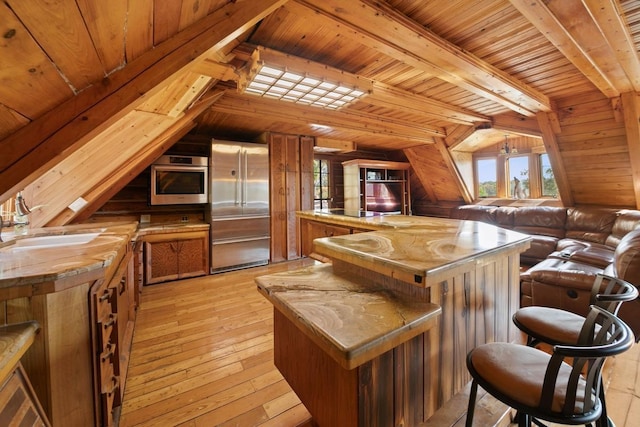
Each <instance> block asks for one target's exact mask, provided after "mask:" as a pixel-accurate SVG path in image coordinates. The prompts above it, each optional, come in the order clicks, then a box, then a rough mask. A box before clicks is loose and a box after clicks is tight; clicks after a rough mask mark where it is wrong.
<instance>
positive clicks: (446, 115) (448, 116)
mask: <svg viewBox="0 0 640 427" xmlns="http://www.w3.org/2000/svg"><path fill="white" fill-rule="evenodd" d="M361 102H365V103H369V104H373V105H378V106H380V107H385V108H393V109H394V110H399V111H403V112H406V113H407V114H411V115H416V114H418V115H421V116H426V117H427V118H429V119H432V120H433V119H435V120H442V121H447V122H451V123H458V124H462V125H475V124H476V123H482V122H490V121H491V118H490V117H488V116H485V115H482V114H478V113H474V112H473V111H470V110H466V109H464V108H460V107H456V106H454V105H450V104H447V103H444V102H441V101H436V100H435V99H431V98H427V97H426V96H420V95H416V94H414V93H411V92H408V91H406V90H402V89H398V88H396V87H393V86H390V85H386V84H384V83H380V82H374V83H373V92H372V93H371V95H369V96H368V97H366V98H363V99H362V101H361Z"/></svg>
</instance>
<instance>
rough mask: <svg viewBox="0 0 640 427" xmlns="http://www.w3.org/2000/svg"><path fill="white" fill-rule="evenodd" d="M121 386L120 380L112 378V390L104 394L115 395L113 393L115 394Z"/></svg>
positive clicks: (115, 377)
mask: <svg viewBox="0 0 640 427" xmlns="http://www.w3.org/2000/svg"><path fill="white" fill-rule="evenodd" d="M119 386H120V378H119V377H117V376H115V375H114V376H112V377H111V389H109V390H107V391H103V393H104V394H113V392H115V391H116V389H117V388H118V387H119ZM103 390H104V389H103Z"/></svg>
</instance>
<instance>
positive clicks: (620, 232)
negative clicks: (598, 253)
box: [605, 209, 640, 248]
mask: <svg viewBox="0 0 640 427" xmlns="http://www.w3.org/2000/svg"><path fill="white" fill-rule="evenodd" d="M638 226H640V211H636V210H629V209H623V210H621V211H619V212H618V214H617V216H616V221H615V222H614V223H613V227H612V229H611V234H610V235H609V237H607V240H606V242H605V244H606V245H607V246H611V247H613V248H615V247H616V246H618V244H619V243H620V240H621V239H622V238H623V237H624V236H625V235H626V234H627V233H628V232H630V231H633V230H635V229H636V228H638Z"/></svg>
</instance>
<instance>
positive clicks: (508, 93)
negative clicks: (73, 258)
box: [0, 0, 640, 225]
mask: <svg viewBox="0 0 640 427" xmlns="http://www.w3.org/2000/svg"><path fill="white" fill-rule="evenodd" d="M0 23H1V26H2V28H1V29H0V30H1V31H2V37H3V38H2V41H1V42H0V49H2V50H1V54H0V79H1V80H2V83H3V84H2V85H0V150H1V152H2V156H0V173H1V175H0V177H1V179H0V201H2V200H6V199H7V198H8V197H11V196H12V195H13V194H15V192H16V191H18V190H21V189H23V188H28V189H29V190H30V192H31V197H32V203H33V204H36V203H37V204H41V205H44V206H45V208H43V210H42V213H41V214H40V217H39V219H38V220H37V222H38V223H39V224H40V225H45V224H64V223H67V222H69V221H71V220H72V219H73V218H74V217H75V216H76V214H77V212H74V211H71V210H70V209H68V208H67V207H68V206H69V205H70V204H71V203H72V202H73V201H75V200H76V199H78V198H79V197H83V198H84V199H85V200H86V201H87V204H88V206H89V207H93V208H94V209H95V208H97V207H99V204H100V203H101V202H104V201H105V200H106V199H108V197H110V195H112V194H113V192H114V190H117V188H119V187H121V186H122V185H124V183H126V182H127V180H128V179H131V177H133V176H135V175H136V174H137V173H139V172H140V171H141V170H143V169H144V168H145V167H146V166H148V164H149V163H150V162H152V161H153V160H154V159H155V158H156V157H157V156H159V155H160V154H161V153H162V152H163V151H164V150H165V149H166V148H167V147H168V146H170V145H171V144H172V143H173V142H175V141H176V140H178V139H180V138H181V137H182V136H183V135H184V134H185V133H187V132H191V133H196V134H203V135H241V136H243V137H245V138H252V137H255V136H257V135H259V134H262V133H263V132H265V131H274V132H286V133H297V134H305V135H314V136H321V137H325V138H333V139H339V140H349V141H354V142H355V143H356V144H357V146H358V147H359V148H361V149H366V150H380V151H388V150H408V149H416V150H419V149H421V148H422V147H424V146H425V145H433V144H435V145H434V146H435V147H437V148H438V149H437V150H430V151H429V152H430V153H432V154H433V153H436V155H443V156H444V157H445V159H444V163H445V164H449V165H450V167H449V169H451V167H453V168H455V166H451V165H453V163H452V160H451V159H446V156H447V150H450V149H452V148H455V149H456V150H459V151H463V152H464V151H474V150H478V149H482V148H483V147H486V145H491V144H495V141H496V139H495V138H503V136H504V134H505V132H508V133H514V134H519V135H531V136H538V137H540V136H544V138H545V147H546V148H547V152H549V154H550V155H551V156H552V157H553V159H552V165H553V167H554V171H555V172H556V177H557V179H558V180H559V185H561V186H562V191H561V193H562V194H561V195H562V199H563V202H565V204H573V203H574V202H580V199H579V197H576V194H577V191H576V189H575V188H574V187H573V184H572V176H571V173H570V172H571V171H566V170H565V168H566V167H567V166H566V157H563V156H564V154H563V146H562V144H563V138H562V135H561V133H562V132H561V131H562V126H564V123H563V122H561V119H563V118H566V117H568V116H567V115H568V114H569V109H570V108H572V107H570V105H572V104H571V102H567V100H575V99H580V98H581V97H582V98H584V96H585V94H588V96H590V97H593V96H599V97H601V98H602V99H603V100H605V101H606V100H608V102H609V105H610V106H611V109H610V115H611V117H615V120H618V123H619V126H621V128H622V129H623V130H624V133H625V136H626V139H627V142H628V143H629V148H628V152H629V154H628V156H627V158H626V160H625V162H628V170H629V174H628V182H629V185H628V188H627V190H625V191H627V192H630V193H629V194H630V195H625V196H624V197H623V196H621V199H620V203H619V204H630V203H629V200H635V201H636V202H635V203H633V202H632V203H631V204H633V205H636V204H638V200H640V188H639V186H640V164H638V163H636V161H635V160H634V159H635V157H636V151H635V150H637V149H635V148H634V147H633V144H635V143H638V144H640V136H639V135H638V134H640V132H639V131H638V122H637V120H635V118H634V117H636V116H637V114H638V113H637V110H638V108H639V107H637V96H638V93H639V92H640V61H639V59H638V52H639V51H640V2H638V1H636V0H546V1H544V2H543V1H531V0H483V1H476V0H431V1H428V2H427V1H423V0H387V1H374V0H349V1H344V0H289V1H286V0H236V1H228V0H227V1H225V0H173V1H166V0H137V1H129V0H110V1H108V2H104V1H99V0H5V1H4V2H3V3H2V4H1V5H0ZM257 47H261V48H265V49H266V51H269V52H272V53H273V54H274V55H275V56H276V57H277V56H278V55H280V57H282V58H283V60H284V61H285V62H286V63H284V64H282V65H285V66H289V67H290V68H291V69H294V67H303V68H304V69H301V70H299V71H302V72H304V71H307V72H311V71H309V70H313V72H314V73H316V74H317V73H325V74H326V76H327V77H333V78H336V76H337V77H338V78H339V77H340V73H344V76H349V78H356V79H361V80H362V81H367V82H369V83H370V84H371V85H372V91H371V93H370V94H369V95H368V96H366V97H365V98H363V99H362V100H361V101H358V102H356V103H354V104H351V105H349V106H348V107H345V108H343V109H341V110H339V111H327V110H323V109H320V108H316V107H306V106H300V105H296V104H292V103H286V102H283V101H275V100H268V99H262V98H258V97H255V96H251V95H246V94H243V93H240V91H238V90H237V87H238V82H239V81H241V80H242V79H243V78H244V77H245V75H246V74H247V73H248V67H249V65H250V61H251V55H252V53H253V52H254V51H255V49H256V48H257ZM344 78H345V79H346V78H347V77H344ZM593 94H596V95H593ZM628 94H630V95H628ZM625 97H626V98H625ZM625 99H627V101H626V103H625V102H623V101H624V100H625ZM624 104H626V108H625V109H624V111H622V109H621V107H620V106H621V105H624ZM561 105H567V107H566V109H565V110H562V109H561V107H559V106H561ZM563 114H564V115H563ZM567 120H568V119H567ZM612 120H613V119H612ZM559 123H560V124H559ZM561 125H562V126H561ZM476 130H478V132H476ZM474 134H475V135H474ZM492 138H493V139H492ZM438 153H439V154H438ZM625 167H626V166H625ZM452 177H453V179H456V174H455V173H454V174H452ZM438 179H441V178H438ZM636 181H637V182H638V183H636ZM425 185H433V184H425ZM453 188H456V186H453ZM457 188H460V186H459V185H458V186H457ZM454 191H455V190H454ZM463 193H464V191H461V192H459V193H456V194H452V195H450V196H443V197H444V199H447V198H448V199H451V200H463V201H468V196H464V194H463ZM461 195H462V196H461ZM434 202H437V200H434Z"/></svg>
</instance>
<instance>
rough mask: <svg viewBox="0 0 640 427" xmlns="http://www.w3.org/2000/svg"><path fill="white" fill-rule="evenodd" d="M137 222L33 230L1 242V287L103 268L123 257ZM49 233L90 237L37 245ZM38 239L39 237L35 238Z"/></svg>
mask: <svg viewBox="0 0 640 427" xmlns="http://www.w3.org/2000/svg"><path fill="white" fill-rule="evenodd" d="M137 226H138V224H137V222H122V223H119V222H106V223H92V224H77V225H69V226H61V227H45V228H33V229H29V230H28V231H27V232H26V234H24V235H19V236H10V237H12V238H10V239H5V240H6V241H5V242H3V243H0V289H6V288H12V287H19V286H32V285H37V284H39V283H44V282H52V281H57V280H61V279H65V278H71V277H73V276H78V275H81V274H83V273H86V272H91V271H96V270H102V269H103V268H106V267H108V266H110V265H111V264H112V263H113V261H114V260H118V259H119V257H120V256H122V253H123V250H124V248H125V247H126V245H127V244H130V242H131V239H132V238H134V236H135V233H136V229H137ZM47 236H69V237H72V236H78V237H80V236H87V239H88V242H81V243H74V244H68V245H47V244H43V245H37V244H36V245H34V246H30V245H29V244H27V242H35V241H36V239H38V238H42V237H47ZM34 238H35V239H34Z"/></svg>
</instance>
